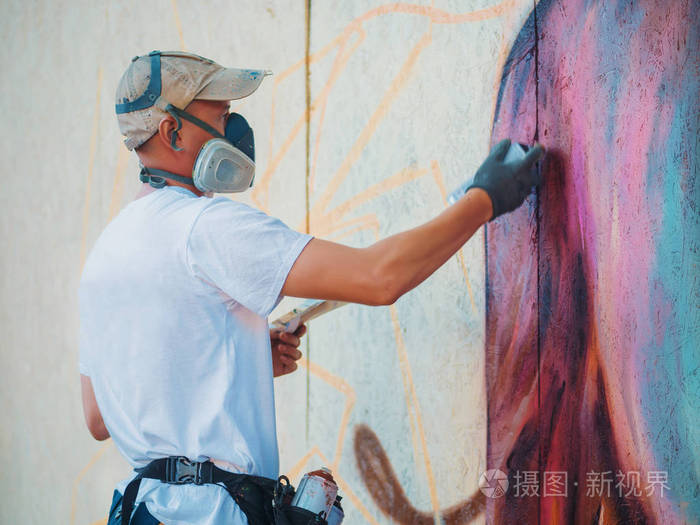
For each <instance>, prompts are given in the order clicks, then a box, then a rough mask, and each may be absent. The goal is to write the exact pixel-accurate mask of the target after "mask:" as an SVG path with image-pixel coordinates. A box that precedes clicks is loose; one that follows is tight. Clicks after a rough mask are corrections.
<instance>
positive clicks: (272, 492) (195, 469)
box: [121, 456, 327, 525]
mask: <svg viewBox="0 0 700 525" xmlns="http://www.w3.org/2000/svg"><path fill="white" fill-rule="evenodd" d="M134 470H135V471H136V472H138V475H137V476H136V477H135V478H134V479H132V480H131V481H130V482H129V484H128V485H127V486H126V489H125V490H124V498H123V500H122V521H121V523H122V525H129V523H130V522H131V513H132V512H133V510H134V502H135V501H136V496H137V495H138V492H139V485H140V484H141V480H142V479H143V478H149V479H158V480H160V481H162V482H163V483H170V484H174V485H182V484H185V483H194V484H195V485H203V484H205V483H212V484H216V485H219V486H222V484H223V487H224V488H225V489H226V491H227V492H228V493H229V494H230V495H231V497H232V498H233V499H234V500H235V501H236V503H237V504H238V506H239V507H240V508H241V510H242V511H243V513H244V514H245V515H246V517H247V518H248V523H249V525H312V524H313V525H327V522H326V520H325V519H324V517H323V513H320V514H319V515H317V514H314V513H312V512H309V511H308V510H306V509H302V508H300V507H293V506H291V505H290V502H291V501H292V497H293V496H294V487H293V486H292V485H291V484H290V483H289V479H287V477H286V476H280V477H279V478H278V479H277V480H274V479H270V478H263V477H260V476H251V475H249V474H236V473H233V472H228V471H226V470H223V469H220V468H219V467H217V466H216V465H214V463H212V462H211V461H202V462H197V461H190V460H189V459H188V458H186V457H185V456H170V457H167V458H160V459H156V460H153V461H151V462H150V463H149V464H148V465H146V466H145V467H141V468H136V469H134Z"/></svg>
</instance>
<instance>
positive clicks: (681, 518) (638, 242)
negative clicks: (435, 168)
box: [486, 0, 700, 523]
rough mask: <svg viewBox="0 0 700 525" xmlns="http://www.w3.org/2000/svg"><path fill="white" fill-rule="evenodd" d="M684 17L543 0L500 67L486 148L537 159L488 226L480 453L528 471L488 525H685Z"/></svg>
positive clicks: (688, 213) (693, 66)
mask: <svg viewBox="0 0 700 525" xmlns="http://www.w3.org/2000/svg"><path fill="white" fill-rule="evenodd" d="M697 8H698V4H697V2H691V1H685V0H678V1H671V2H669V1H657V0H644V1H635V2H629V1H607V2H595V1H584V0H569V1H558V0H542V1H541V2H540V3H539V4H538V5H537V7H536V9H535V11H534V12H533V14H532V15H531V16H530V17H529V18H528V20H527V22H526V23H525V24H524V26H523V28H522V30H521V31H520V34H519V35H518V37H517V40H516V41H515V44H514V45H513V48H512V50H511V52H510V55H509V57H508V61H507V63H506V65H505V66H504V69H503V76H502V81H501V87H500V94H499V102H498V107H497V110H496V113H495V121H494V128H493V136H492V140H493V141H494V142H495V141H496V140H498V139H499V138H501V137H504V136H513V137H514V138H516V139H518V140H520V141H523V142H531V141H532V140H534V139H535V138H539V140H540V141H542V142H543V143H545V144H546V145H547V146H548V147H549V149H550V157H549V159H548V160H547V162H546V163H545V164H544V166H543V174H544V177H545V180H546V182H545V185H544V187H543V188H542V190H541V191H540V192H539V195H538V197H537V198H535V197H534V196H533V197H530V200H529V206H527V207H524V208H523V209H520V210H518V211H517V212H515V213H513V214H512V215H509V216H507V217H504V218H502V219H500V220H498V221H496V222H494V223H493V224H491V225H489V226H488V228H487V316H486V326H487V328H486V331H487V345H486V378H487V397H488V420H489V423H488V464H489V468H498V469H501V470H503V471H504V472H507V473H508V474H509V477H510V481H511V483H513V482H516V481H517V480H516V479H515V474H516V473H518V472H519V473H520V476H523V478H524V474H523V473H524V472H526V471H529V472H538V473H539V481H540V494H539V497H532V496H530V497H519V496H518V494H517V491H514V490H513V488H512V487H511V490H509V491H508V493H507V494H506V496H505V497H503V498H501V499H491V500H489V501H488V503H487V512H486V515H487V517H488V519H489V520H493V522H494V523H522V522H523V517H524V516H527V522H528V523H698V520H700V489H699V487H698V478H699V476H700V455H699V451H700V435H699V432H700V427H699V426H698V415H699V413H698V403H699V401H700V380H699V377H698V369H699V365H700V342H699V341H700V312H699V309H700V301H699V293H700V292H699V284H700V283H699V280H698V279H699V277H698V262H699V259H700V255H699V249H700V245H699V244H700V210H699V209H698V203H699V202H700V198H699V197H700V188H699V187H698V184H697V176H698V128H699V115H700V106H699V103H698V93H699V88H700V79H699V75H700V73H699V71H700V69H699V68H700V63H699V58H698V49H700V40H699V38H700V37H699V31H700V21H699V20H700V19H698V16H697ZM538 81H539V82H538ZM548 471H549V472H554V471H563V472H567V473H568V480H567V481H568V485H567V486H568V497H556V496H555V497H552V496H547V497H545V495H544V491H543V489H544V488H545V487H546V480H544V479H543V476H545V472H548ZM603 473H606V475H605V478H603V475H604V474H603ZM635 473H638V476H639V479H640V483H639V489H640V490H639V491H637V493H636V494H635V490H634V488H635V487H636V486H637V483H636V482H634V478H635V477H636V476H637V474H635ZM666 478H667V481H665V483H664V485H666V487H667V488H666V490H664V491H663V492H664V493H663V495H662V493H661V492H662V491H661V490H660V488H661V487H660V485H653V484H650V483H649V481H650V480H654V479H657V480H658V479H666ZM550 479H553V478H550ZM603 479H609V480H610V482H609V483H610V484H609V485H608V484H607V483H606V482H603ZM520 481H521V482H522V479H521V480H520ZM620 482H622V483H620ZM574 483H578V485H575V484H574ZM618 484H619V485H618ZM543 485H545V487H543ZM651 487H654V490H653V491H652V490H651ZM554 488H555V490H556V487H554ZM520 489H521V490H522V487H520Z"/></svg>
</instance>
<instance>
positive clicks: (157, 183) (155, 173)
mask: <svg viewBox="0 0 700 525" xmlns="http://www.w3.org/2000/svg"><path fill="white" fill-rule="evenodd" d="M165 179H170V180H175V181H177V182H182V183H183V184H187V185H188V186H192V185H193V183H192V177H183V176H182V175H177V174H175V173H170V172H169V171H165V170H158V169H155V168H147V167H146V166H141V173H139V180H141V182H147V183H148V184H150V185H151V186H153V187H154V188H157V189H160V188H163V187H164V186H166V185H167V183H166V182H165Z"/></svg>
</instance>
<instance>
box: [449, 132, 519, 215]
mask: <svg viewBox="0 0 700 525" xmlns="http://www.w3.org/2000/svg"><path fill="white" fill-rule="evenodd" d="M528 149H529V147H528V146H527V145H525V144H518V143H517V142H511V144H510V147H509V148H508V152H507V153H506V156H505V157H504V158H503V162H513V161H516V160H522V159H523V158H524V157H525V153H527V150H528ZM472 182H474V177H470V178H469V180H467V181H466V182H464V183H462V184H461V185H460V186H459V187H458V188H456V189H455V190H454V191H453V192H452V193H450V194H449V195H448V196H447V204H449V205H450V206H451V205H452V204H454V203H455V202H457V201H458V200H459V199H460V198H461V197H462V195H464V194H465V193H467V190H468V189H469V186H471V185H472Z"/></svg>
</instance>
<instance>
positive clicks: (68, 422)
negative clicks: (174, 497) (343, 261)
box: [0, 0, 532, 524]
mask: <svg viewBox="0 0 700 525" xmlns="http://www.w3.org/2000/svg"><path fill="white" fill-rule="evenodd" d="M531 8H532V1H531V0H510V1H499V0H468V1H467V0H465V1H461V2H460V1H449V0H433V1H429V0H424V1H418V2H415V3H398V4H394V3H386V4H383V3H381V2H378V1H373V0H355V1H352V2H341V1H323V2H321V1H319V2H316V1H311V2H310V16H309V19H308V22H307V14H308V13H309V11H308V10H309V7H308V5H306V3H305V2H301V1H299V2H291V1H283V0H270V1H260V2H224V1H211V2H186V1H184V0H170V1H168V0H160V1H153V2H135V1H134V2H120V1H117V2H48V1H38V2H31V3H29V2H20V1H6V2H3V4H2V6H1V7H0V14H1V15H2V16H0V28H1V29H0V31H1V33H2V35H3V41H4V45H3V46H2V48H0V64H1V66H2V75H0V86H1V89H2V98H1V99H0V104H1V106H0V107H1V110H2V116H3V118H2V120H1V121H0V133H1V134H2V140H1V141H0V148H1V149H0V152H1V154H0V158H2V161H3V163H4V172H5V179H4V185H3V188H2V191H0V207H1V209H2V212H1V213H0V226H1V228H2V239H3V252H2V258H1V259H0V261H1V266H0V283H1V288H0V297H1V299H2V302H3V307H2V318H1V320H0V330H1V331H2V334H3V336H2V340H1V341H2V349H1V351H0V359H1V369H2V379H1V380H0V389H1V391H0V406H1V409H2V414H3V425H2V429H1V430H0V454H1V455H0V461H1V463H2V465H3V469H2V474H1V475H0V479H1V481H0V494H1V496H0V523H8V524H10V523H12V524H14V523H70V524H95V523H105V522H106V516H107V511H108V508H109V504H110V501H111V496H112V491H113V489H114V486H115V484H116V483H117V482H118V481H119V480H121V479H123V478H125V477H127V476H129V475H130V469H129V466H128V464H127V463H126V461H125V460H124V459H123V458H122V457H121V456H120V455H119V453H118V452H117V450H116V448H115V447H114V445H113V444H112V443H111V440H107V441H104V442H97V441H95V440H93V439H92V438H91V436H90V435H89V433H88V431H87V429H86V427H85V423H84V420H83V414H82V407H81V401H80V387H79V375H78V369H77V356H78V314H77V288H78V282H79V279H80V272H81V268H82V264H83V262H84V260H85V258H86V255H87V254H88V253H89V251H90V249H91V247H92V246H93V244H94V242H95V240H96V239H97V237H98V236H99V234H100V232H101V231H102V230H103V228H104V227H105V225H106V224H107V223H108V222H109V221H110V220H111V219H112V218H113V217H114V216H115V215H116V214H117V213H118V212H119V210H120V209H121V208H122V207H123V206H124V205H125V204H127V203H128V202H129V201H130V200H131V199H132V198H133V197H134V195H135V193H136V191H137V190H138V186H139V182H138V176H137V173H138V171H137V164H136V158H135V156H134V155H133V154H132V153H129V152H128V151H127V150H126V149H125V148H124V146H123V145H122V143H121V137H120V134H119V131H118V128H117V124H116V118H115V116H114V90H115V87H116V84H117V81H118V79H119V77H120V76H121V74H122V72H123V70H124V69H125V67H126V66H127V65H128V62H129V60H130V58H131V57H132V56H134V55H138V54H143V53H146V52H148V51H150V50H152V49H161V50H166V49H184V50H187V51H192V52H196V53H198V54H201V55H204V56H207V57H210V58H213V59H214V60H216V61H217V62H220V63H222V64H224V65H230V66H239V67H264V68H269V69H271V70H273V71H274V73H275V74H274V76H272V77H270V78H268V79H267V80H265V82H263V84H262V86H261V88H260V89H259V90H258V91H257V92H256V93H255V95H254V96H252V97H249V98H248V99H245V100H243V101H241V102H238V103H235V104H233V105H232V106H233V108H234V109H236V110H238V111H240V112H241V113H243V114H244V115H245V116H246V118H248V120H249V122H250V123H251V125H252V126H253V128H254V130H255V133H256V147H257V150H258V151H257V154H256V156H257V158H258V163H257V164H258V166H257V177H256V186H255V188H254V189H253V191H251V192H249V193H247V194H245V195H242V196H241V195H238V196H235V197H234V198H237V199H238V198H240V199H242V200H244V201H245V202H248V203H251V204H253V205H255V206H258V207H260V208H261V209H263V210H264V211H266V212H268V213H270V214H272V215H275V216H278V217H280V218H281V219H282V220H284V221H285V222H286V223H287V224H289V225H290V226H291V227H294V228H297V229H299V230H305V229H307V227H308V228H309V231H310V232H311V233H312V234H314V235H317V236H318V237H323V238H327V239H331V240H336V241H338V242H343V243H347V244H350V245H352V246H366V245H369V244H371V243H372V242H374V241H375V240H377V239H380V238H383V237H385V236H387V235H390V234H393V233H397V232H399V231H402V230H404V229H406V228H410V227H412V226H416V225H418V224H420V223H421V222H423V221H425V220H428V219H429V218H431V217H433V216H435V215H436V214H437V213H439V212H440V211H441V210H442V209H443V208H444V207H445V205H446V201H445V196H446V193H447V192H449V191H450V190H451V189H452V188H453V187H455V186H457V185H458V184H460V183H461V182H462V181H463V180H464V179H465V177H466V176H468V175H470V174H471V173H473V171H474V170H475V169H476V168H477V167H478V165H479V163H480V161H481V160H482V159H483V157H484V156H485V155H486V153H487V146H488V142H489V138H490V131H491V122H492V116H493V113H494V104H495V99H496V95H497V89H498V83H499V72H500V70H501V67H502V65H503V62H504V59H505V56H506V55H507V52H508V48H509V45H510V43H511V42H512V40H513V39H514V37H515V34H517V31H518V29H519V27H520V25H521V24H522V22H523V20H524V19H525V18H526V17H527V15H528V13H529V10H530V9H531ZM307 37H308V48H307ZM307 67H308V71H309V76H308V84H307V75H306V71H307ZM307 90H308V97H307ZM483 245H484V243H483V234H482V233H481V232H479V233H477V235H475V237H474V238H473V239H472V240H471V241H470V242H469V243H468V244H467V245H466V246H465V247H464V248H463V249H462V250H461V251H460V252H459V254H458V255H456V256H455V257H453V258H452V259H450V260H449V261H448V262H447V263H446V264H445V265H444V267H442V268H441V269H440V270H439V271H438V272H436V274H435V275H433V276H432V277H431V278H430V279H428V280H427V281H426V282H425V283H423V284H421V285H420V286H419V287H418V288H417V289H415V290H414V291H412V292H411V293H409V294H407V295H405V296H404V297H402V298H401V299H400V300H399V301H397V302H396V304H394V305H392V306H389V307H375V308H372V307H366V306H359V305H350V306H347V307H345V308H343V309H341V310H338V311H336V312H333V313H330V314H328V315H327V316H325V317H322V318H319V319H317V320H315V321H313V322H312V324H311V325H310V331H309V337H308V338H306V340H305V342H304V344H303V348H302V350H303V351H304V353H305V358H304V359H303V363H302V366H301V367H300V369H299V370H298V371H297V372H296V373H294V374H292V375H291V376H286V377H283V378H280V379H278V380H276V398H277V420H278V436H279V441H280V456H281V471H282V472H286V473H288V474H290V477H291V478H292V481H293V482H297V481H298V480H299V478H300V476H301V475H302V474H303V473H304V472H306V471H308V470H312V469H314V468H316V467H318V466H320V465H322V464H323V465H328V466H330V467H331V468H332V469H333V471H334V473H335V475H336V478H337V480H338V481H339V483H340V485H341V492H342V493H343V494H344V500H343V502H344V508H345V511H346V523H351V524H354V523H388V522H391V521H392V518H391V517H390V516H391V515H393V513H394V512H395V511H396V506H397V505H401V504H402V502H403V505H404V507H405V506H406V503H405V500H402V499H401V498H399V495H400V494H399V492H397V491H396V489H397V488H400V490H402V491H403V493H404V494H405V498H406V500H407V501H408V502H410V506H411V508H412V509H414V510H415V512H416V513H417V515H418V514H420V515H421V516H424V517H425V516H427V517H428V519H430V517H431V516H436V515H439V514H441V512H442V511H444V510H445V509H448V508H450V507H453V508H454V506H458V505H460V504H463V503H464V501H465V500H467V499H468V498H470V497H471V496H472V495H473V494H474V493H475V491H478V477H479V474H480V473H481V472H482V471H483V469H484V466H485V457H486V401H485V393H484V373H483V367H484V357H483V348H484V248H483ZM295 302H297V301H294V300H291V299H285V301H283V303H282V305H280V307H279V308H278V311H277V312H278V313H282V311H283V310H284V309H285V308H288V307H289V306H291V305H293V304H295ZM369 438H371V439H369ZM370 445H371V450H369V449H367V448H366V447H370ZM363 447H365V448H363ZM368 450H369V452H368ZM365 453H367V454H370V456H369V457H373V458H380V457H383V456H382V455H383V454H385V455H386V458H388V461H389V462H390V464H391V465H392V467H393V472H394V475H395V477H396V480H395V482H396V485H395V486H394V492H393V493H392V494H393V497H392V498H389V499H390V500H391V501H386V498H385V500H384V501H380V502H377V500H376V499H375V497H376V494H377V487H378V485H377V479H376V473H373V472H371V471H368V470H367V468H366V466H365V467H361V466H360V465H359V463H358V457H359V456H362V457H365V458H366V457H368V456H363V454H365ZM358 454H359V456H358ZM360 463H361V462H360ZM479 520H482V518H478V517H477V520H476V521H477V522H478V521H479ZM463 521H464V522H466V519H465V520H463Z"/></svg>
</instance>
